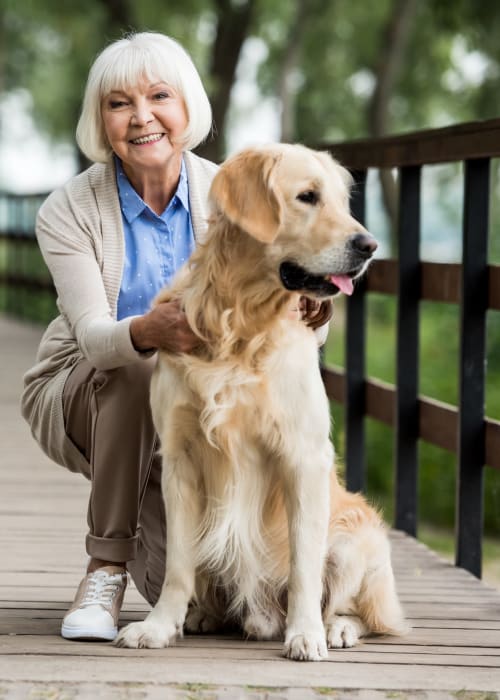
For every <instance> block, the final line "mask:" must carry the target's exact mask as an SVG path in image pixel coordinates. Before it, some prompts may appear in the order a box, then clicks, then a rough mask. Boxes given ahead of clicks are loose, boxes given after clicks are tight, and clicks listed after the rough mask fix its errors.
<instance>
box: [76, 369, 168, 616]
mask: <svg viewBox="0 0 500 700" xmlns="http://www.w3.org/2000/svg"><path fill="white" fill-rule="evenodd" d="M154 364H155V359H154V358H151V359H150V360H147V361H142V362H136V363H134V364H131V365H126V366H124V367H117V368H116V369H111V370H105V371H104V370H97V369H95V368H94V367H92V366H91V365H90V363H89V362H88V361H87V360H82V361H81V362H79V363H78V364H77V365H75V367H74V369H73V370H72V372H71V374H70V375H69V377H68V379H67V381H66V384H65V387H64V392H63V410H64V420H65V426H66V433H67V435H68V436H69V437H70V439H71V440H72V441H73V442H74V443H75V445H76V446H77V447H78V449H79V450H80V452H82V454H84V455H85V458H86V460H87V462H88V463H89V470H88V471H87V472H85V474H84V475H85V476H86V477H87V478H88V479H89V480H90V483H91V489H90V499H89V507H88V517H87V520H88V527H89V532H88V534H87V538H86V547H87V553H88V554H89V555H90V556H91V557H95V558H96V559H103V560H105V561H113V562H127V568H128V570H129V571H130V574H131V576H132V578H133V579H134V582H135V584H136V586H137V588H138V590H139V591H140V592H141V593H142V595H143V596H144V597H145V598H146V600H148V601H149V602H150V603H152V604H154V603H155V602H156V600H157V598H158V595H159V593H160V588H161V584H162V582H163V577H164V573H165V511H164V507H163V499H162V495H161V460H160V457H159V455H158V453H157V450H158V438H157V436H156V432H155V429H154V426H153V420H152V417H151V409H150V405H149V385H150V381H151V373H152V371H153V368H154Z"/></svg>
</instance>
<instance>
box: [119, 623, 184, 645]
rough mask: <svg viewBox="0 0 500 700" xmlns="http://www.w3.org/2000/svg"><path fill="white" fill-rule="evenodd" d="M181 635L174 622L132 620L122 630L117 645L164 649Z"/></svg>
mask: <svg viewBox="0 0 500 700" xmlns="http://www.w3.org/2000/svg"><path fill="white" fill-rule="evenodd" d="M177 636H179V633H178V630H177V628H176V627H175V625H174V624H172V623H166V624H165V623H162V622H155V621H153V620H148V619H146V620H144V622H132V623H131V624H130V625H127V626H126V627H124V628H123V629H122V630H120V632H119V634H118V636H117V638H116V640H115V645H116V646H117V647H128V648H129V649H163V647H168V646H170V645H171V644H173V643H174V642H175V640H176V638H177Z"/></svg>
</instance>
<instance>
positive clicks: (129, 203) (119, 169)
mask: <svg viewBox="0 0 500 700" xmlns="http://www.w3.org/2000/svg"><path fill="white" fill-rule="evenodd" d="M115 165H116V184H117V187H118V196H119V198H120V205H121V210H122V212H123V215H124V216H125V218H126V219H127V221H128V223H129V224H131V223H132V222H133V221H134V219H136V218H137V217H138V216H140V215H141V214H142V212H143V211H144V209H148V210H149V211H151V212H152V210H151V209H150V208H149V207H148V205H147V204H146V202H145V201H144V200H143V199H142V197H141V196H140V195H139V194H138V193H137V192H136V191H135V190H134V188H133V187H132V185H131V184H130V181H129V179H128V177H127V176H126V174H125V171H124V170H123V166H122V162H121V160H120V159H119V158H117V157H116V156H115ZM175 198H177V199H178V200H179V202H180V203H181V204H182V206H183V207H184V209H185V210H186V211H187V212H189V188H188V178H187V170H186V164H185V163H184V158H183V159H182V161H181V175H180V178H179V184H178V185H177V190H176V191H175V194H174V196H173V197H172V200H171V201H170V203H169V204H168V206H167V208H166V209H165V211H164V212H163V214H162V216H163V215H164V214H166V212H167V211H168V210H169V208H170V207H171V205H172V204H173V202H174V200H175ZM152 214H154V216H157V214H155V213H154V212H152Z"/></svg>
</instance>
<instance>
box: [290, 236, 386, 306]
mask: <svg viewBox="0 0 500 700" xmlns="http://www.w3.org/2000/svg"><path fill="white" fill-rule="evenodd" d="M377 246H378V244H377V241H376V240H375V239H374V238H373V236H370V234H367V233H356V234H354V235H353V236H351V237H350V238H349V239H348V241H347V243H346V251H345V252H346V255H345V256H343V257H344V260H346V261H347V264H348V267H347V269H346V268H345V267H344V268H343V269H342V270H330V271H325V272H324V273H323V274H318V273H316V272H314V273H313V272H310V271H308V270H307V269H306V268H305V267H303V266H301V265H299V264H298V263H297V262H295V261H293V260H285V261H284V262H282V263H281V265H280V269H279V272H280V278H281V282H282V284H283V286H284V287H285V289H288V290H289V291H292V292H304V293H310V294H313V295H314V296H319V297H331V296H334V295H335V294H338V293H339V292H343V293H344V294H347V295H351V294H352V292H353V290H354V287H353V280H355V279H356V277H358V276H359V275H361V274H362V273H363V272H364V270H365V269H366V267H367V264H368V262H369V261H370V259H371V257H372V255H373V253H374V252H375V251H376V249H377Z"/></svg>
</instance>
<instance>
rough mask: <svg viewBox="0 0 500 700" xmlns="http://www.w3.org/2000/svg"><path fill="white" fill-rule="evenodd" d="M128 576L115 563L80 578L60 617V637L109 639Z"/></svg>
mask: <svg viewBox="0 0 500 700" xmlns="http://www.w3.org/2000/svg"><path fill="white" fill-rule="evenodd" d="M127 581H128V576H127V574H126V573H124V571H123V569H121V568H120V567H116V566H103V567H102V569H96V571H94V572H92V573H91V574H87V575H86V576H85V578H84V579H83V580H82V582H81V583H80V585H79V587H78V591H77V592H76V597H75V600H74V603H73V605H72V606H71V608H70V609H69V610H68V612H67V613H66V615H65V616H64V618H63V621H62V626H61V635H62V636H63V637H64V639H95V640H103V641H107V642H111V641H113V639H115V637H116V635H117V634H118V617H119V615H120V610H121V607H122V603H123V595H124V593H125V589H126V587H127Z"/></svg>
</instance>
